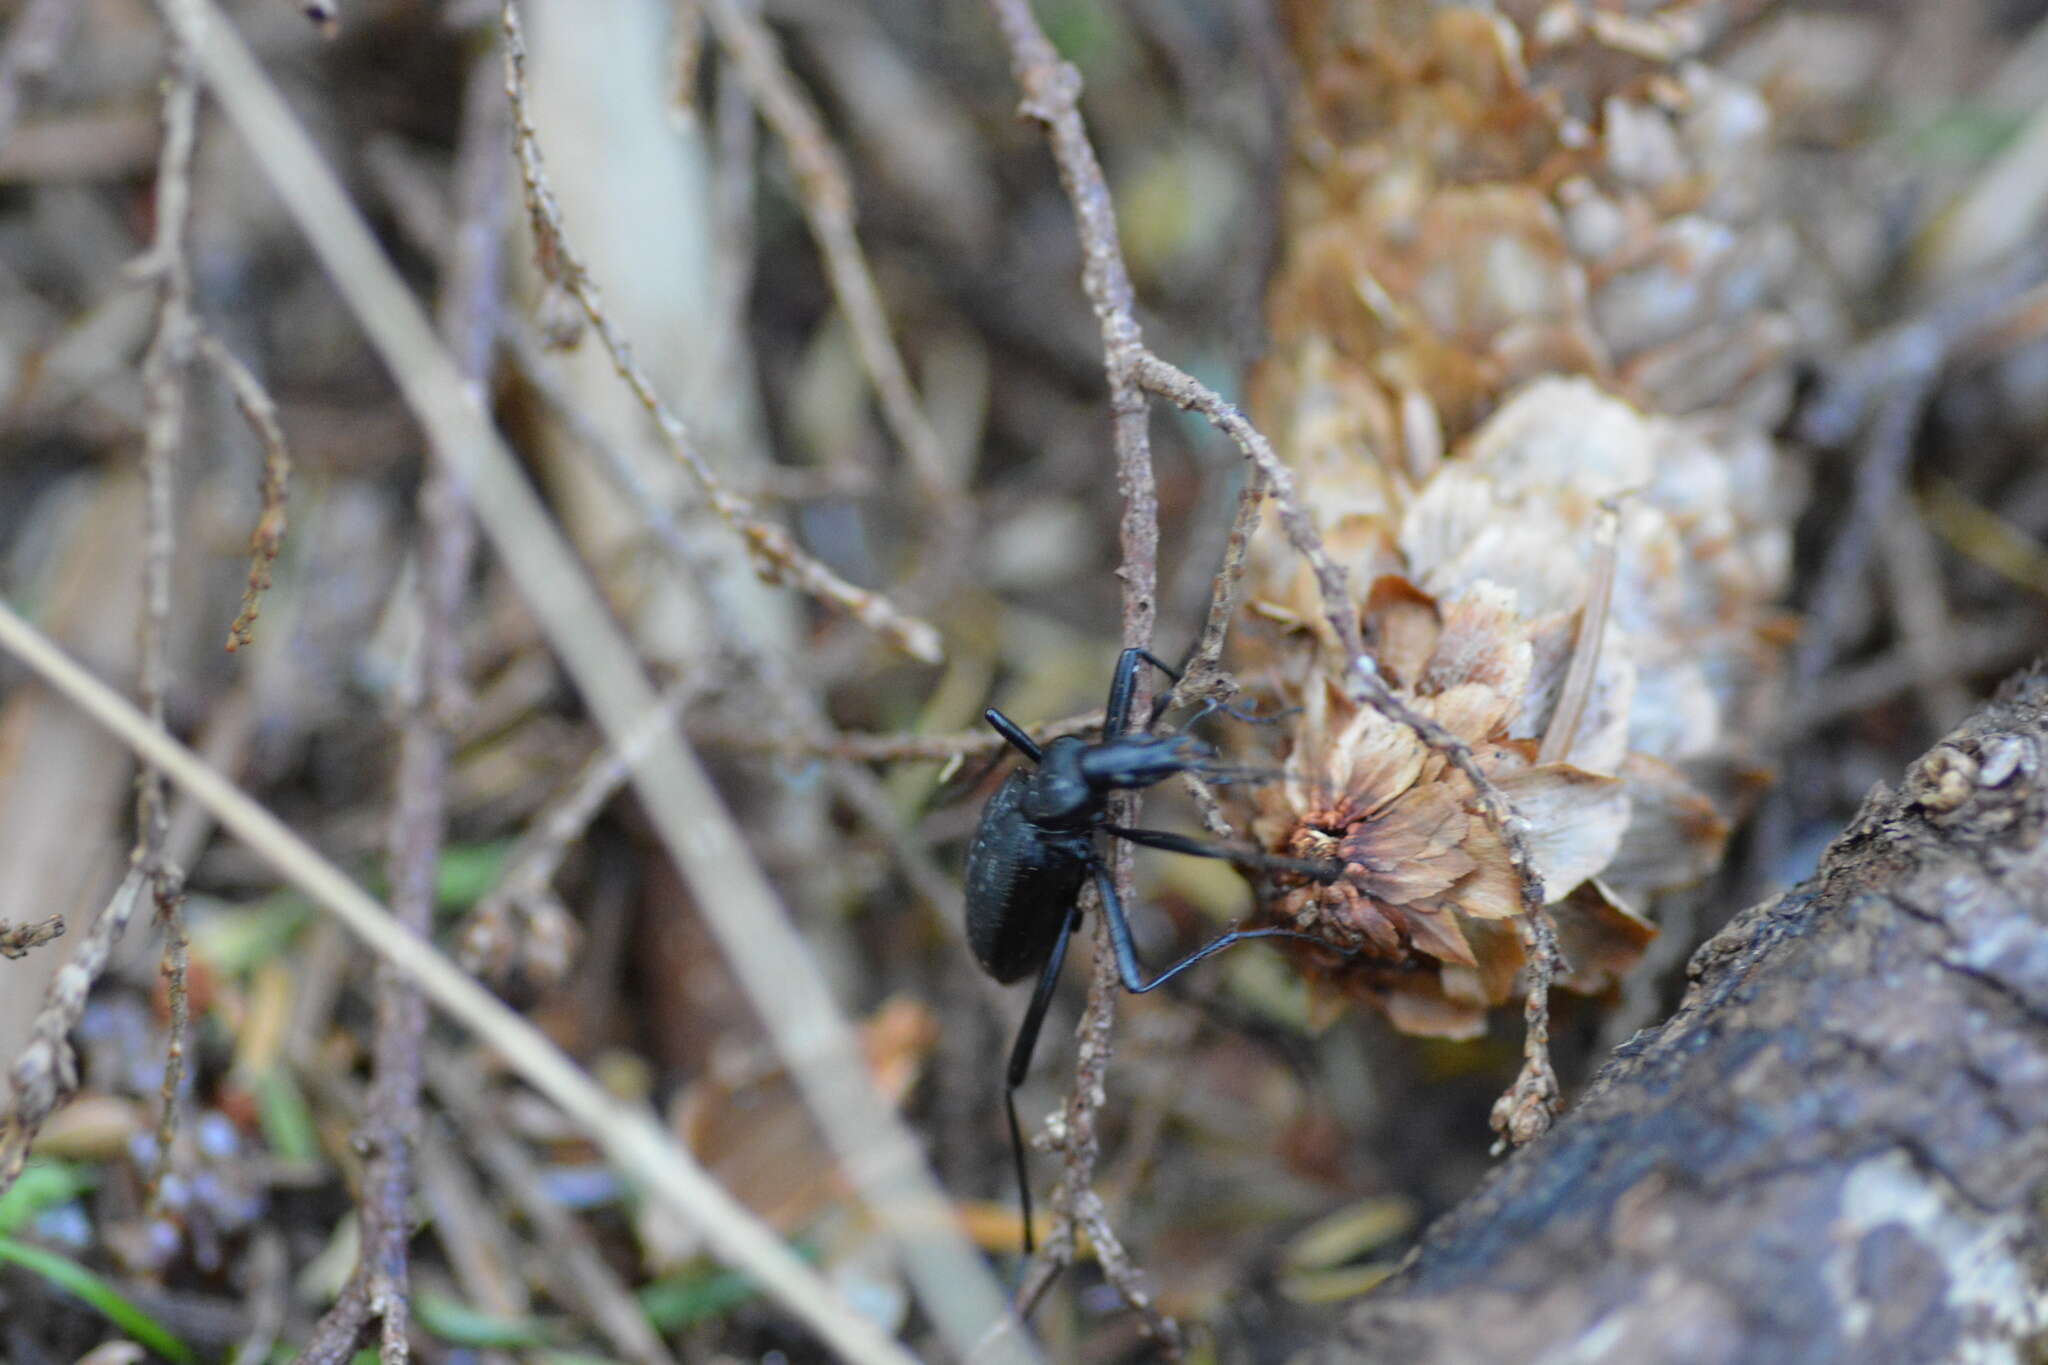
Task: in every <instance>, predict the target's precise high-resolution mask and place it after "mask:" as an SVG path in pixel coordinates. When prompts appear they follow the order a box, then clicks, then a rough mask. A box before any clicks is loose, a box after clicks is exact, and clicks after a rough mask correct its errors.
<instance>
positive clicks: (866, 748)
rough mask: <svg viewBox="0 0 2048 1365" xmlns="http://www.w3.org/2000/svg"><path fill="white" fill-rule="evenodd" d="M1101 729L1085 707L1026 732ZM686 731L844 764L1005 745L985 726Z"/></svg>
mask: <svg viewBox="0 0 2048 1365" xmlns="http://www.w3.org/2000/svg"><path fill="white" fill-rule="evenodd" d="M1101 728H1102V712H1100V711H1084V712H1082V713H1081V714H1080V715H1078V716H1068V717H1066V718H1065V719H1064V720H1055V721H1048V722H1046V723H1045V724H1044V725H1034V726H1032V727H1031V733H1032V734H1033V736H1035V737H1036V738H1038V739H1040V740H1047V739H1054V738H1056V737H1058V736H1060V735H1079V734H1086V733H1088V732H1090V731H1094V730H1099V729H1101ZM691 733H692V734H693V735H696V736H698V737H699V738H701V739H703V740H704V741H705V742H706V743H709V744H713V745H716V746H717V747H719V748H721V749H732V750H735V751H737V752H740V753H756V754H777V755H780V756H782V757H785V758H834V759H843V760H845V761H847V762H849V763H917V762H931V763H942V762H945V761H947V760H948V759H956V758H985V757H987V756H988V755H990V754H995V753H1000V752H1002V751H1003V750H1004V749H1005V748H1007V747H1008V746H1007V744H1006V743H1005V741H1004V739H1003V737H1002V736H1001V735H998V734H996V733H995V732H994V731H992V730H990V729H989V728H988V727H987V726H983V727H982V728H981V729H979V730H960V731H956V732H954V733H953V734H949V735H862V734H844V733H841V734H825V735H808V734H798V735H786V734H764V733H762V732H761V731H759V730H755V729H748V730H736V729H733V728H731V727H729V726H726V727H714V726H709V725H707V726H702V727H694V726H693V727H692V729H691Z"/></svg>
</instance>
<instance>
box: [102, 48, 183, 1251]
mask: <svg viewBox="0 0 2048 1365" xmlns="http://www.w3.org/2000/svg"><path fill="white" fill-rule="evenodd" d="M165 68H166V69H165V75H164V102H163V143H162V147H161V149H160V150H159V153H158V160H157V172H156V236H155V239H154V240H153V241H152V242H151V243H150V248H149V251H148V252H147V253H146V254H145V255H144V256H143V257H142V258H141V259H140V260H139V261H137V262H136V263H135V264H134V265H132V266H131V267H130V273H131V274H132V275H133V277H134V278H136V279H139V280H147V281H149V282H151V283H153V284H154V285H155V286H156V291H157V315H156V329H155V331H154V333H153V334H152V335H151V337H150V340H149V347H148V349H147V350H146V351H145V352H144V354H143V358H142V387H143V403H144V409H145V412H144V417H143V445H142V470H143V479H144V483H145V486H146V488H147V490H148V496H147V498H146V500H145V504H144V505H145V508H146V514H145V515H146V520H145V528H144V532H143V535H144V541H145V545H146V551H145V557H144V567H143V614H142V651H141V652H142V659H141V668H140V671H139V677H138V679H137V687H138V690H139V691H140V694H141V699H142V709H143V711H144V712H145V713H146V714H147V715H148V716H149V718H150V721H151V723H153V724H155V725H157V726H159V727H161V726H162V725H163V723H164V693H165V692H166V690H167V689H168V688H169V686H170V660H169V636H170V619H171V557H172V554H173V552H174V550H175V549H176V545H177V540H176V531H175V523H176V509H175V503H176V467H175V466H176V461H177V457H178V452H179V450H180V448H181V447H182V446H183V445H184V440H185V399H186V393H185V382H186V378H187V370H188V369H189V367H190V364H191V360H192V348H193V340H194V336H195V333H196V330H197V328H196V324H195V323H194V322H193V318H192V266H191V262H190V261H189V260H188V259H187V258H186V255H185V233H186V230H187V229H188V228H189V227H190V226H191V219H192V148H193V143H194V141H195V139H196V136H197V126H198V121H199V73H198V68H197V65H196V63H195V61H194V54H193V51H192V46H191V44H190V42H188V41H187V40H186V39H185V38H184V37H183V36H182V35H180V34H178V33H176V32H173V33H172V34H171V35H170V37H169V39H168V51H167V53H166V57H165ZM169 828H170V810H169V806H168V804H167V802H166V798H165V794H164V779H163V774H162V773H160V772H158V771H157V770H156V769H155V768H152V767H148V766H145V767H144V768H143V770H142V772H141V773H140V775H139V776H138V777H137V778H136V791H135V851H134V855H133V857H134V862H135V866H137V867H139V868H141V869H142V871H143V873H144V874H145V875H146V876H147V877H148V878H149V881H150V889H151V892H152V895H153V896H154V898H155V901H156V908H157V916H158V918H159V919H161V920H162V921H163V924H164V927H165V944H164V960H163V976H164V983H165V987H166V996H167V998H168V1000H169V1002H170V1028H169V1034H170V1036H169V1038H168V1040H167V1042H166V1044H165V1056H164V1075H163V1083H162V1102H163V1108H162V1111H161V1114H160V1116H159V1118H158V1120H157V1133H156V1137H157V1148H156V1161H155V1164H154V1165H153V1167H152V1168H151V1170H150V1174H149V1180H148V1192H147V1195H146V1196H145V1199H144V1205H145V1208H146V1210H147V1212H148V1214H149V1216H150V1217H152V1218H154V1217H155V1216H156V1215H157V1213H158V1212H159V1200H160V1197H161V1194H162V1189H163V1178H164V1176H165V1174H166V1173H167V1172H168V1171H169V1170H170V1169H171V1162H172V1159H173V1154H174V1152H175V1148H176V1144H175V1141H174V1139H175V1138H176V1136H177V1123H178V1095H179V1091H180V1088H181V1086H182V1084H183V1081H184V1075H185V1031H186V1026H187V1024H188V1023H189V1022H190V1020H189V1017H188V1009H189V1006H188V1002H187V999H186V995H185V971H186V940H185V926H184V920H183V915H182V913H181V910H180V904H181V901H182V899H183V894H184V893H183V886H184V874H183V873H182V872H181V871H180V870H179V869H177V868H175V867H173V866H171V865H170V863H169V862H168V861H167V860H166V858H165V856H164V838H165V835H166V834H167V833H168V832H169ZM114 932H115V934H116V935H117V936H118V934H119V933H120V928H119V927H118V926H117V927H116V928H115V930H114Z"/></svg>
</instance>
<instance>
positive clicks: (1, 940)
mask: <svg viewBox="0 0 2048 1365" xmlns="http://www.w3.org/2000/svg"><path fill="white" fill-rule="evenodd" d="M62 937H64V917H63V916H62V915H52V916H50V917H49V918H48V919H45V920H38V921H37V922H36V923H34V924H9V923H7V922H6V921H5V920H0V957H27V956H28V955H29V954H30V953H31V952H33V951H35V950H36V949H37V948H40V947H42V946H43V945H44V944H45V943H50V942H54V941H55V940H57V939H60V938H62Z"/></svg>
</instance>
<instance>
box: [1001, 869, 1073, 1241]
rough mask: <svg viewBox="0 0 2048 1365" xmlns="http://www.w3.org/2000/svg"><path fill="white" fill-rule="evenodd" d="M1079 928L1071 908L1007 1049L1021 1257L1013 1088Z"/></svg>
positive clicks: (1021, 1194) (1026, 1202) (1006, 1100)
mask: <svg viewBox="0 0 2048 1365" xmlns="http://www.w3.org/2000/svg"><path fill="white" fill-rule="evenodd" d="M1080 925H1081V907H1079V906H1078V905H1077V906H1075V907H1074V908H1073V909H1072V910H1070V911H1068V912H1067V919H1066V922H1065V923H1064V924H1062V925H1061V926H1060V929H1059V933H1058V934H1057V935H1056V936H1055V937H1054V938H1053V941H1052V952H1051V953H1049V954H1047V956H1046V959H1045V967H1044V969H1043V970H1041V971H1040V972H1039V973H1038V984H1037V985H1036V986H1034V987H1032V989H1031V1004H1030V1007H1029V1008H1027V1009H1026V1010H1025V1011H1024V1022H1023V1023H1022V1024H1020V1025H1018V1027H1017V1041H1016V1042H1015V1043H1014V1044H1012V1045H1011V1047H1010V1070H1009V1074H1008V1076H1007V1077H1006V1078H1005V1084H1004V1086H1003V1107H1004V1108H1005V1109H1006V1110H1007V1111H1008V1112H1009V1115H1010V1154H1011V1156H1013V1157H1014V1158H1015V1159H1016V1165H1017V1202H1018V1204H1019V1205H1020V1206H1021V1207H1022V1208H1023V1210H1024V1254H1025V1255H1027V1256H1028V1255H1030V1254H1031V1253H1032V1252H1034V1251H1036V1250H1037V1249H1038V1248H1037V1246H1036V1245H1035V1242H1034V1239H1033V1237H1032V1235H1031V1177H1030V1175H1029V1173H1028V1172H1026V1171H1025V1169H1024V1128H1023V1125H1022V1124H1020V1123H1018V1122H1017V1087H1018V1086H1020V1085H1022V1084H1024V1076H1025V1074H1026V1073H1027V1072H1029V1071H1030V1070H1031V1054H1032V1053H1033V1052H1035V1051H1037V1050H1038V1030H1039V1029H1040V1028H1041V1027H1042V1026H1043V1025H1044V1024H1045V1012H1046V1010H1047V1009H1048V1008H1049V1007H1050V1006H1051V1005H1052V993H1053V990H1054V988H1056V987H1057V986H1058V985H1059V983H1060V964H1061V963H1063V962H1065V961H1066V958H1067V940H1068V939H1070V938H1072V937H1073V936H1074V930H1076V929H1077V928H1079V927H1080Z"/></svg>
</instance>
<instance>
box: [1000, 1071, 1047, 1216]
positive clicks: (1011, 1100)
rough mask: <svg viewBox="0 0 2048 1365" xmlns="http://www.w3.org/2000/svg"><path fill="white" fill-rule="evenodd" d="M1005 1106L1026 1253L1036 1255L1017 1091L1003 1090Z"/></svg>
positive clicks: (1029, 1178) (1029, 1179)
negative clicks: (1007, 1114)
mask: <svg viewBox="0 0 2048 1365" xmlns="http://www.w3.org/2000/svg"><path fill="white" fill-rule="evenodd" d="M1003 1108H1004V1109H1006V1110H1008V1111H1009V1115H1010V1155H1011V1156H1012V1157H1013V1158H1015V1160H1016V1164H1017V1204H1018V1207H1019V1208H1021V1209H1022V1210H1023V1211H1024V1254H1025V1255H1026V1256H1032V1255H1036V1254H1037V1252H1038V1239H1037V1238H1036V1237H1034V1236H1032V1234H1031V1176H1030V1173H1029V1172H1027V1171H1026V1170H1025V1169H1024V1128H1023V1125H1022V1124H1020V1123H1018V1122H1017V1092H1016V1091H1014V1090H1006V1091H1004V1092H1003Z"/></svg>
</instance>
